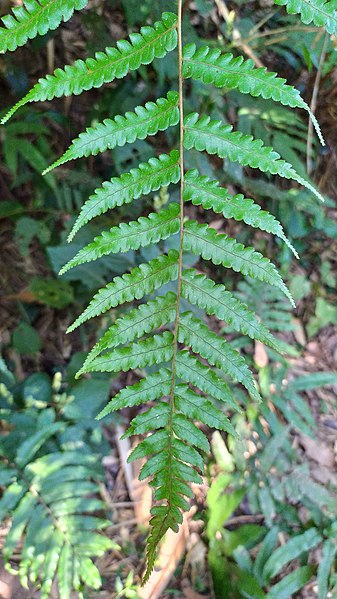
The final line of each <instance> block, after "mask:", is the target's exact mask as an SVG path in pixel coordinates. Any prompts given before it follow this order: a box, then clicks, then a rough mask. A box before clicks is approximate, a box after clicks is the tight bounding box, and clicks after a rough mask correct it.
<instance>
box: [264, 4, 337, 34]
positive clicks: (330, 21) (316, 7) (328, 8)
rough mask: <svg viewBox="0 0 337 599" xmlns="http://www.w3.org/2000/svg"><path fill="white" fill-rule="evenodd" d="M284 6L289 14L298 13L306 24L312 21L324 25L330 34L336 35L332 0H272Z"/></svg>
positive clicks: (336, 24)
mask: <svg viewBox="0 0 337 599" xmlns="http://www.w3.org/2000/svg"><path fill="white" fill-rule="evenodd" d="M274 2H275V4H278V5H280V6H285V7H286V9H287V12H288V13H289V14H292V15H294V14H300V16H301V20H302V21H303V23H305V24H306V25H309V23H314V24H315V25H317V27H325V29H326V30H327V32H328V33H331V35H337V7H336V2H335V1H334V0H274Z"/></svg>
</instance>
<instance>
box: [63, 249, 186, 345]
mask: <svg viewBox="0 0 337 599" xmlns="http://www.w3.org/2000/svg"><path fill="white" fill-rule="evenodd" d="M178 257H179V256H178V252H177V251H176V250H170V251H169V253H168V254H167V256H166V255H164V256H159V258H154V259H153V260H150V262H148V263H146V264H141V265H140V266H137V267H136V268H133V269H132V270H131V272H130V273H127V274H125V275H123V276H122V277H115V279H114V280H113V281H112V282H111V283H109V284H108V285H107V286H106V287H105V288H104V289H100V291H99V292H98V293H97V294H96V295H95V296H94V297H93V299H92V300H91V302H90V304H89V306H88V307H87V308H86V309H85V310H84V312H82V314H81V315H80V316H79V317H78V318H77V319H76V320H75V322H74V323H73V324H72V325H71V326H70V327H69V328H68V333H71V331H74V330H75V329H76V328H77V327H78V326H80V325H81V324H82V323H83V322H86V321H87V320H89V319H90V318H94V317H95V316H99V315H100V314H104V312H106V311H107V310H110V308H115V307H116V306H118V305H120V304H123V303H125V302H132V301H133V300H135V299H141V298H142V297H144V295H147V294H149V293H152V291H154V290H155V289H158V288H159V287H162V285H164V284H165V283H168V282H169V281H174V280H175V279H176V278H177V276H178Z"/></svg>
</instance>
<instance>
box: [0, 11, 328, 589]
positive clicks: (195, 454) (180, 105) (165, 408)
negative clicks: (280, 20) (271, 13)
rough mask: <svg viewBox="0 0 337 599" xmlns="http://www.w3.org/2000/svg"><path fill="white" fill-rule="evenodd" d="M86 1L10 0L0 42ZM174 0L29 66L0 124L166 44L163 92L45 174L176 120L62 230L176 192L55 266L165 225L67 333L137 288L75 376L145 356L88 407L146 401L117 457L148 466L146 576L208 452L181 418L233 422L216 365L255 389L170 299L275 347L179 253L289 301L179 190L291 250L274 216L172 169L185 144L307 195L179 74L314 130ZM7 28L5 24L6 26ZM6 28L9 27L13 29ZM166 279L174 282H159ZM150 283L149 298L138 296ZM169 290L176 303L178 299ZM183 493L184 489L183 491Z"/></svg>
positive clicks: (262, 265) (112, 249) (140, 238)
mask: <svg viewBox="0 0 337 599" xmlns="http://www.w3.org/2000/svg"><path fill="white" fill-rule="evenodd" d="M84 4H86V2H76V1H75V0H72V1H71V0H68V1H60V0H58V1H57V2H49V1H48V2H47V0H42V1H40V2H39V3H37V2H35V0H29V1H28V0H26V1H25V2H23V6H22V7H21V8H19V9H15V11H14V16H13V17H7V18H5V19H4V28H3V29H2V30H1V37H0V50H3V51H4V50H7V49H9V50H15V48H16V47H17V46H18V45H20V44H21V43H24V42H25V40H26V39H28V38H30V37H33V36H34V35H35V34H37V33H45V32H46V30H47V28H53V27H54V26H56V25H57V24H58V23H59V22H60V20H61V18H62V17H63V18H64V19H66V18H68V17H69V16H70V14H71V10H72V9H75V8H83V6H84ZM182 4H183V2H182V0H179V1H178V3H177V13H176V14H175V13H168V12H166V13H164V14H163V15H162V18H161V20H160V21H159V22H156V23H155V24H154V25H153V26H144V27H142V28H141V30H140V32H139V33H132V34H131V35H130V38H129V40H123V41H119V42H117V44H116V47H113V48H106V49H105V51H104V52H98V53H97V54H96V55H95V56H94V57H93V58H88V59H86V60H77V61H76V62H75V63H74V64H73V65H70V66H66V67H65V68H64V69H60V68H58V69H56V71H55V72H54V73H53V74H52V75H47V76H46V78H44V79H40V80H39V81H38V83H37V84H36V85H35V86H34V87H33V89H32V90H31V91H30V92H29V93H28V94H27V95H26V96H25V97H24V98H23V99H22V100H21V101H20V102H18V103H17V104H16V106H14V107H13V108H12V109H11V110H10V111H9V112H8V114H7V116H5V117H4V118H3V121H2V122H3V123H6V121H7V120H8V119H9V118H10V117H11V116H12V115H13V114H14V113H15V112H16V110H18V108H20V107H22V106H24V105H26V104H27V103H29V102H41V101H45V100H52V99H53V98H56V97H61V96H69V95H71V94H75V95H78V94H81V93H82V92H84V91H88V90H90V89H92V88H99V87H101V86H102V85H103V84H104V83H110V82H112V81H114V80H116V79H122V78H124V77H125V76H127V74H128V73H130V72H131V71H136V70H137V69H139V67H140V66H141V65H149V64H150V63H151V62H152V61H153V60H154V59H157V60H158V59H164V57H165V55H166V54H168V53H169V52H172V51H173V50H175V49H176V48H177V50H178V52H177V86H176V87H177V89H176V90H170V91H169V92H168V93H167V95H166V96H165V97H161V98H158V99H156V100H155V101H148V102H147V103H146V104H145V105H143V106H137V107H136V108H135V109H134V111H133V112H127V113H126V114H125V115H122V114H121V115H117V116H113V117H112V118H108V119H106V120H104V121H103V122H102V123H98V124H96V125H95V126H93V127H90V128H88V129H87V130H86V131H85V132H83V133H81V134H80V135H79V137H78V138H76V139H75V140H74V141H73V142H72V144H71V146H70V148H69V149H68V150H67V151H66V152H65V154H64V155H63V156H62V157H61V158H60V159H59V160H57V162H55V163H54V164H53V165H52V166H51V167H50V168H48V169H47V170H46V171H45V173H48V172H50V171H51V170H53V169H54V168H56V167H58V166H60V165H63V164H65V163H66V162H68V161H71V160H75V159H79V158H86V157H89V156H91V155H97V154H98V153H100V152H105V151H106V150H111V149H113V148H116V147H122V146H124V145H125V144H132V143H133V142H135V141H136V140H139V139H140V140H143V139H145V138H147V137H148V136H154V135H156V134H157V133H158V132H160V131H167V130H168V129H169V128H170V127H175V128H176V139H177V144H176V147H174V148H171V149H170V150H171V151H169V152H168V153H166V154H161V155H159V156H153V157H152V158H150V160H148V162H146V163H142V164H140V165H139V167H138V168H136V169H132V170H131V171H130V172H129V173H125V174H122V175H121V176H120V177H115V178H113V179H112V180H110V181H108V182H105V183H103V185H102V187H101V188H100V189H97V190H96V192H95V193H94V194H93V195H92V196H91V197H90V198H89V199H88V200H87V201H86V202H85V203H84V204H83V206H82V208H81V211H80V214H79V216H78V218H77V220H76V222H75V224H74V226H73V229H72V231H71V233H70V235H69V240H72V239H73V237H74V236H75V235H76V233H77V232H78V231H79V230H80V229H81V227H83V226H84V225H86V224H87V223H88V222H89V221H91V219H93V218H95V217H97V216H99V215H102V214H103V213H106V212H108V211H110V210H112V209H113V208H115V207H117V206H121V205H123V204H127V203H130V202H132V201H134V200H137V199H138V198H140V197H141V196H143V195H144V194H148V193H150V192H154V191H156V190H158V189H160V188H162V187H168V186H170V185H176V186H179V191H180V199H179V201H177V202H175V201H172V202H171V203H169V204H168V206H167V207H165V208H163V209H161V210H160V212H159V213H151V214H149V215H147V216H143V217H140V218H139V219H138V220H137V221H133V222H129V223H121V224H120V225H119V226H115V227H113V228H112V229H110V230H109V231H103V232H102V234H101V235H99V236H98V237H96V238H95V239H94V240H93V241H92V242H91V243H89V245H87V246H86V247H84V248H83V249H82V250H81V251H80V252H79V253H78V254H77V255H76V256H75V257H74V258H73V259H72V260H70V262H68V264H66V265H65V266H64V267H63V268H62V271H61V273H65V272H67V271H68V270H69V269H71V268H74V267H76V266H77V265H80V264H83V263H86V262H90V261H94V260H99V258H101V257H102V256H106V255H108V254H112V253H124V252H127V251H129V250H137V249H139V248H146V247H148V246H151V245H152V244H158V243H159V242H160V241H162V240H165V239H168V238H169V237H171V236H173V235H178V237H179V242H178V244H177V249H170V250H169V251H168V252H167V253H166V254H160V255H158V257H155V258H153V259H151V260H150V261H148V262H146V263H142V264H140V266H138V267H135V268H133V269H132V270H131V271H130V272H128V273H126V274H124V275H123V276H120V277H116V278H115V279H113V280H112V281H111V282H110V283H109V284H108V285H107V286H106V287H105V288H103V289H100V290H99V291H98V293H97V294H96V295H95V296H94V297H93V299H92V301H91V302H90V304H89V305H88V307H87V308H86V309H85V310H84V312H83V313H82V314H81V315H80V316H79V317H78V318H77V320H76V321H75V322H74V323H73V324H72V325H71V326H70V327H69V332H72V331H74V330H75V329H76V328H77V327H78V326H80V325H82V324H83V323H85V322H87V321H88V320H89V319H91V318H94V317H97V316H100V315H101V314H104V313H106V312H107V311H108V310H110V309H111V308H115V307H117V306H122V305H124V304H125V303H129V304H130V303H131V302H134V301H135V300H137V301H138V302H140V301H141V300H143V301H142V302H141V303H140V304H139V305H138V306H137V307H134V308H133V309H131V310H130V311H129V312H127V313H126V314H125V315H124V316H122V317H120V318H118V319H117V320H116V321H115V323H114V324H113V325H112V326H111V327H110V328H109V329H108V330H107V332H106V333H105V334H104V335H103V337H102V338H101V339H100V340H99V341H98V343H97V344H96V345H95V347H94V348H93V349H92V351H91V352H90V353H89V355H88V357H87V359H86V360H85V362H84V365H83V367H82V368H81V370H80V372H79V373H78V375H81V374H83V373H88V372H96V371H99V372H114V373H117V372H121V371H122V372H126V371H129V370H137V371H138V370H143V369H145V368H146V367H150V366H151V367H152V368H151V373H150V374H147V375H146V376H144V378H142V379H141V380H140V381H139V382H137V383H135V384H133V385H129V386H126V387H125V388H123V389H122V390H121V391H120V392H119V393H117V394H116V395H115V397H113V399H112V400H111V401H110V403H109V404H108V405H107V406H106V408H105V409H104V410H103V411H102V412H101V413H100V414H99V418H103V417H104V416H106V415H107V414H109V413H110V412H112V411H114V410H120V409H122V408H126V407H133V406H141V405H144V404H147V403H148V402H151V407H150V408H149V409H147V410H146V411H144V412H142V413H140V414H139V415H137V416H136V417H135V418H134V419H133V420H132V422H131V424H130V427H129V429H128V430H127V431H126V433H125V436H126V437H129V436H132V435H136V436H139V435H141V436H145V438H144V439H143V440H142V441H141V442H140V443H139V444H138V445H137V446H136V448H135V449H134V450H133V452H132V454H131V455H130V458H129V459H130V460H136V459H139V458H146V459H147V461H146V462H145V465H144V466H143V468H142V470H141V473H140V479H146V478H150V479H151V482H150V484H151V485H152V487H153V489H154V502H155V505H154V507H153V508H152V510H151V512H152V518H151V522H150V524H151V531H150V534H149V537H148V542H147V569H146V573H145V575H144V582H145V581H146V580H147V579H148V577H149V575H150V573H151V571H152V569H153V567H154V564H155V559H156V552H157V548H158V544H159V543H160V541H161V539H162V538H163V536H164V535H165V533H166V531H167V530H168V529H173V530H174V531H178V529H179V525H180V524H181V523H182V520H183V513H184V512H185V511H186V510H187V509H188V508H189V503H188V501H187V499H188V498H191V497H192V491H191V488H190V485H189V483H197V484H198V483H201V482H202V478H201V474H202V472H203V466H204V458H203V454H204V453H207V452H208V451H209V443H208V440H207V436H206V435H205V434H204V432H202V431H201V430H200V428H198V426H197V425H196V424H195V422H198V423H203V424H205V425H207V426H209V427H215V428H217V429H219V430H223V431H226V432H227V433H228V434H230V435H235V434H236V432H235V429H234V428H233V426H232V424H231V422H230V420H229V419H228V418H227V416H226V415H225V411H226V410H228V409H231V410H239V409H240V408H239V406H238V405H237V404H236V402H235V401H234V400H233V398H232V397H231V394H230V391H229V387H228V385H227V384H226V380H225V379H226V377H229V378H230V379H233V380H234V381H236V382H238V383H240V384H242V385H243V386H244V387H245V388H246V390H247V391H248V393H249V394H250V396H251V398H252V399H253V400H255V401H259V399H260V396H259V393H258V390H257V386H256V384H255V380H254V376H253V374H252V372H251V371H250V370H249V368H248V366H247V365H246V362H245V359H244V357H243V356H242V355H241V354H240V353H239V352H238V351H237V350H236V349H235V348H233V347H232V346H231V344H230V343H229V342H227V341H226V339H225V338H224V337H223V336H219V335H218V334H216V333H215V332H214V331H213V330H212V327H211V326H209V325H208V324H206V322H207V321H206V320H202V319H201V318H198V317H196V316H195V315H194V313H193V312H192V311H186V310H184V309H183V308H182V306H185V303H186V301H187V302H189V303H190V304H191V306H197V307H198V309H201V310H203V311H204V312H205V313H206V315H209V316H212V317H213V316H215V317H216V318H218V319H219V320H221V321H225V322H227V323H228V324H229V325H230V326H231V327H232V328H234V329H235V330H237V331H239V332H241V333H243V334H244V335H248V336H249V337H251V338H252V339H256V340H259V341H261V342H262V343H265V344H267V345H269V346H270V347H272V348H274V349H275V350H278V348H279V344H278V341H277V340H276V339H275V338H274V336H273V335H272V334H271V333H270V332H269V331H268V329H267V328H266V327H265V326H264V324H263V323H262V322H260V319H259V318H258V317H256V316H255V314H254V313H253V312H251V311H250V310H249V308H248V307H247V306H246V305H245V303H244V302H243V301H241V300H239V299H237V298H235V297H234V296H233V295H232V294H231V293H230V292H229V291H228V290H226V288H225V285H222V284H216V283H215V282H214V281H213V280H212V279H210V278H208V276H206V274H202V273H201V272H199V271H198V270H196V269H191V268H186V267H185V256H186V255H187V254H191V253H192V254H194V255H195V256H196V257H197V258H199V259H200V260H201V259H202V260H205V261H211V262H213V264H215V265H220V266H222V267H224V268H225V269H232V270H234V271H235V272H237V273H241V274H242V275H243V276H247V275H248V276H249V277H251V278H252V279H256V280H258V281H262V282H263V283H264V284H265V285H273V286H275V287H276V288H278V289H280V290H281V291H282V292H283V293H284V294H285V295H286V297H287V298H288V299H289V301H290V302H291V303H293V300H292V297H291V294H290V292H289V291H288V289H287V287H286V285H285V283H284V282H283V280H282V278H281V276H280V275H279V273H278V271H277V270H276V268H275V266H274V265H273V264H272V263H271V262H270V261H269V259H267V258H266V257H263V256H262V255H261V254H260V253H258V252H256V251H254V249H253V248H252V247H245V246H243V245H242V244H241V243H238V242H237V241H236V240H235V239H232V238H230V237H229V236H227V235H225V234H219V233H218V232H217V231H216V230H215V229H213V228H212V227H210V226H208V225H207V224H203V223H200V222H197V221H195V220H189V219H188V217H187V211H186V208H188V205H189V203H192V204H194V206H201V207H202V208H203V209H205V210H213V211H214V212H215V213H216V214H220V215H222V216H223V217H224V219H235V220H237V221H244V223H245V224H247V225H249V226H251V227H255V228H256V229H260V230H262V231H266V232H268V233H271V234H272V235H275V236H277V237H279V238H280V239H281V240H282V241H284V243H286V244H287V245H288V246H289V248H291V249H292V251H293V252H294V254H295V255H296V251H295V250H294V248H293V247H292V245H291V243H290V242H289V240H288V239H287V237H286V235H285V233H284V231H283V228H282V226H281V224H280V223H279V222H278V221H277V220H276V219H275V218H274V217H273V216H272V215H271V214H269V213H268V212H266V211H264V210H261V209H260V206H258V205H257V204H255V203H254V201H253V200H252V199H250V198H246V197H244V196H243V195H240V194H239V195H234V196H233V195H231V193H230V192H229V191H228V190H227V189H226V188H224V187H221V186H220V185H219V183H218V182H217V181H215V180H211V179H210V178H208V177H206V176H204V175H203V174H202V173H200V172H198V171H197V170H195V169H193V170H189V171H187V172H186V169H185V154H186V152H188V151H190V150H194V151H197V152H206V153H207V154H209V155H216V156H218V157H220V158H226V159H228V160H230V161H236V162H238V163H239V164H240V165H242V166H244V167H245V166H249V167H251V168H254V169H259V170H260V171H262V172H263V173H270V174H272V175H278V176H280V177H283V178H285V179H291V180H293V181H296V182H297V183H299V184H300V185H303V186H305V187H306V188H308V190H309V191H310V192H312V193H313V194H315V195H316V196H318V197H320V195H319V193H318V192H317V191H316V189H314V188H313V187H312V186H311V184H310V183H308V182H307V181H306V180H304V179H303V178H302V177H301V176H299V175H298V174H297V172H296V171H295V169H294V168H293V167H292V166H291V164H289V163H287V162H286V161H284V160H282V158H281V157H280V155H279V154H278V153H277V152H275V151H274V150H273V149H272V148H271V147H266V146H264V144H263V142H262V141H261V140H259V139H253V138H252V136H249V135H243V134H242V133H240V131H233V129H232V127H231V126H230V125H228V124H225V123H223V122H221V121H220V120H214V119H212V118H210V116H208V115H205V114H202V115H199V114H198V113H196V112H192V113H187V114H185V100H184V91H185V90H184V82H185V81H186V80H189V79H192V80H196V81H198V82H202V83H203V84H207V85H213V86H216V87H218V88H225V89H227V90H228V89H237V90H239V91H240V92H242V93H244V94H250V95H251V96H254V97H256V96H261V97H262V98H265V99H272V100H274V101H275V102H280V103H281V104H283V105H284V106H288V107H291V108H302V109H304V110H306V111H307V112H309V114H310V116H311V118H312V120H313V122H314V125H315V127H316V131H317V133H318V135H319V137H320V139H321V141H322V142H323V140H322V136H321V133H320V130H319V126H318V124H317V122H316V119H315V117H314V116H313V115H312V114H311V113H310V109H309V107H308V106H307V104H306V103H305V102H304V101H303V100H302V98H301V96H300V94H299V92H298V91H297V90H296V89H295V88H293V87H291V86H289V85H287V84H286V82H285V80H284V79H281V78H279V77H278V76H277V75H276V74H275V73H271V72H268V71H267V70H266V69H265V68H255V67H254V65H253V62H252V61H251V60H243V58H242V57H234V56H233V55H231V54H222V53H221V51H220V50H218V49H214V48H212V49H211V48H209V47H207V46H200V47H198V48H197V47H196V46H195V45H194V44H188V45H186V46H184V45H183V19H182ZM9 32H10V33H9ZM15 32H16V34H15ZM167 283H170V284H171V288H172V285H173V284H174V288H175V291H169V292H167V293H165V294H163V295H160V289H161V288H162V287H163V286H164V285H165V284H167ZM151 294H155V298H154V299H153V298H149V296H151ZM182 300H184V302H183V303H182ZM186 498H187V499H186Z"/></svg>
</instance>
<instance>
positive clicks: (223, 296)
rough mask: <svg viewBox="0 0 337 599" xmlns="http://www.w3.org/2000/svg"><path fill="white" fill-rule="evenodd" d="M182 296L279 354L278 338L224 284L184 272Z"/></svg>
mask: <svg viewBox="0 0 337 599" xmlns="http://www.w3.org/2000/svg"><path fill="white" fill-rule="evenodd" d="M182 295H183V297H184V298H185V299H187V300H189V302H191V304H194V305H196V306H198V307H199V308H202V309H204V310H205V311H206V312H207V314H209V315H210V316H212V315H213V314H214V315H215V316H216V317H217V318H218V319H219V320H224V321H225V322H227V323H228V324H230V325H231V326H232V327H233V328H234V329H235V330H236V331H238V332H241V333H243V334H244V335H248V336H249V337H250V338H251V339H258V340H259V341H261V342H262V343H265V344H266V345H270V347H272V348H273V349H275V350H276V351H280V345H279V344H278V342H277V339H275V337H274V336H273V335H272V334H271V333H270V332H269V331H268V329H266V327H265V326H264V325H263V324H262V323H261V322H259V321H258V319H257V318H256V316H255V314H254V313H253V312H251V311H250V310H248V308H247V306H246V305H245V304H243V303H242V302H240V300H238V299H236V298H235V297H234V296H233V295H232V294H231V293H230V292H229V291H226V288H225V287H224V286H223V285H216V284H215V283H214V281H211V279H208V278H207V277H206V275H199V274H197V272H196V271H195V270H193V269H191V270H185V271H184V272H183V283H182Z"/></svg>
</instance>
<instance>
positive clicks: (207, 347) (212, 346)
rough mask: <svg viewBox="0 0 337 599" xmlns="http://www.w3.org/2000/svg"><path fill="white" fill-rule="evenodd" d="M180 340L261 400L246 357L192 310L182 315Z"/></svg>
mask: <svg viewBox="0 0 337 599" xmlns="http://www.w3.org/2000/svg"><path fill="white" fill-rule="evenodd" d="M179 341H180V343H185V344H186V345H188V346H189V347H191V349H192V351H194V352H195V353H196V354H199V355H200V356H201V357H202V358H204V359H205V360H207V361H208V362H209V363H210V364H211V365H212V366H216V367H217V368H219V369H220V370H222V371H223V372H225V373H226V374H228V376H230V377H231V378H232V379H234V380H235V381H239V382H240V383H242V384H243V385H244V387H246V389H247V391H248V393H249V394H250V395H251V396H252V398H253V399H256V400H257V401H259V400H260V396H259V394H258V392H257V390H256V387H255V383H254V378H253V375H252V373H251V372H250V370H249V368H248V366H247V364H246V362H245V360H244V358H243V357H242V356H240V354H239V353H238V352H237V351H236V350H235V349H233V348H232V346H231V345H230V344H229V343H227V341H226V340H225V339H221V338H220V337H218V335H216V333H213V331H211V330H210V329H209V328H208V326H207V325H206V324H204V323H203V322H202V321H201V320H199V319H198V318H195V317H194V316H193V314H192V313H190V312H188V313H185V314H182V315H181V317H180V323H179Z"/></svg>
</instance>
